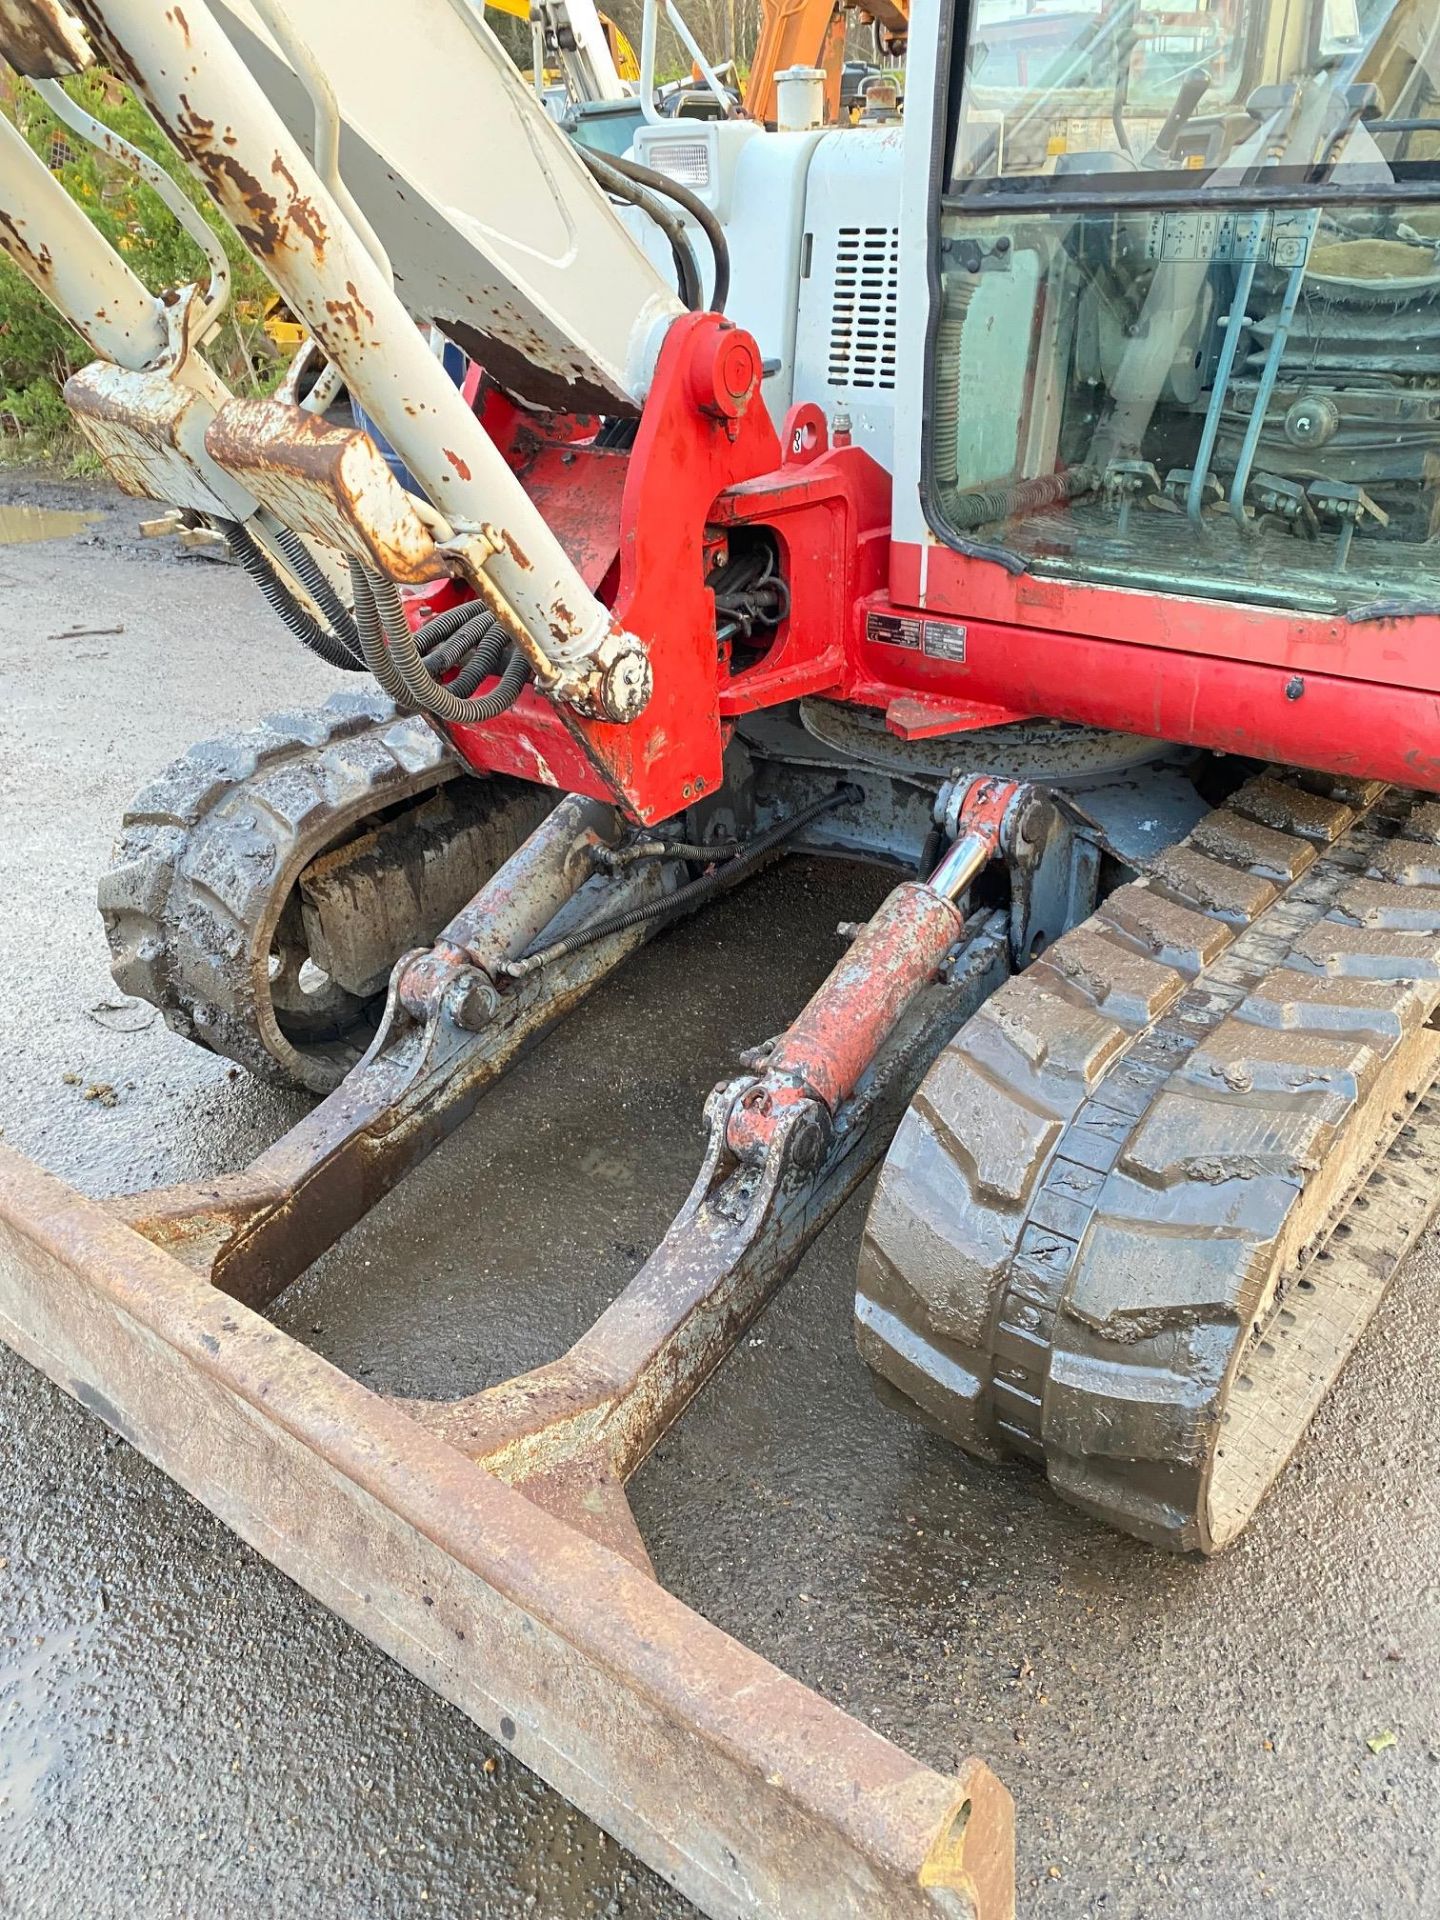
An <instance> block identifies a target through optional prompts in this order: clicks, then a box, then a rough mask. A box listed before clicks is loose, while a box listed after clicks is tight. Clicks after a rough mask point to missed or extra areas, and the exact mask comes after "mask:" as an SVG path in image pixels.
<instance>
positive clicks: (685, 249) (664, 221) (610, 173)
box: [575, 146, 705, 313]
mask: <svg viewBox="0 0 1440 1920" xmlns="http://www.w3.org/2000/svg"><path fill="white" fill-rule="evenodd" d="M575 151H576V153H578V154H579V156H580V158H581V160H582V161H584V163H585V165H586V166H587V167H588V168H589V169H590V172H591V173H592V174H593V175H594V177H595V179H596V180H597V182H598V183H599V184H600V186H602V187H603V188H604V189H605V191H606V193H609V194H613V195H614V197H615V198H616V199H617V200H628V201H629V203H630V205H631V206H632V207H638V208H639V209H640V211H641V212H642V213H644V214H647V215H648V216H649V217H650V219H652V220H653V221H654V222H655V224H656V226H657V227H659V229H660V231H661V232H662V233H663V234H664V235H665V238H666V239H667V240H668V241H669V242H670V252H671V254H672V255H673V256H674V260H675V277H676V280H677V282H678V284H679V290H680V298H681V300H682V301H683V302H684V304H685V305H686V306H687V307H688V308H689V309H690V311H691V312H692V313H696V312H698V311H699V310H700V308H702V307H703V306H704V304H705V298H704V295H703V293H702V292H701V289H700V267H699V264H698V262H697V261H696V259H695V250H694V248H693V247H692V246H691V245H690V236H689V234H688V233H686V231H685V222H684V221H683V220H682V219H681V218H680V216H679V214H678V213H672V212H671V211H670V209H669V208H668V207H667V206H665V205H664V203H663V202H662V201H661V200H660V199H659V198H657V196H656V195H655V194H653V193H652V192H651V191H650V189H649V188H648V187H644V186H641V185H640V183H639V182H638V181H635V180H631V179H629V178H628V177H627V176H626V175H625V174H624V173H622V172H621V171H620V169H619V167H617V166H615V165H614V163H613V160H612V158H611V156H610V155H609V154H604V155H602V154H598V153H593V152H592V151H591V150H590V148H589V147H581V146H577V147H576V148H575Z"/></svg>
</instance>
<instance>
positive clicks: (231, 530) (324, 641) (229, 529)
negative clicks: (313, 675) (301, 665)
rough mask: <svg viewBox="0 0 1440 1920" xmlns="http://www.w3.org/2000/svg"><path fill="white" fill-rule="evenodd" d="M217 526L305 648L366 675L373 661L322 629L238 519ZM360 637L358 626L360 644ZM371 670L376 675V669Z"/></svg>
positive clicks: (327, 660) (219, 521)
mask: <svg viewBox="0 0 1440 1920" xmlns="http://www.w3.org/2000/svg"><path fill="white" fill-rule="evenodd" d="M215 526H216V529H217V531H218V532H220V533H222V534H223V535H224V536H225V544H226V545H227V546H228V547H229V549H230V551H231V553H233V554H234V556H235V558H236V559H237V560H238V561H239V562H240V564H241V566H242V567H243V568H244V569H245V571H246V573H248V574H249V576H250V578H251V579H252V580H253V581H254V582H255V584H256V586H257V587H259V589H260V591H261V592H262V593H263V594H264V596H265V598H266V599H267V600H268V601H269V602H270V605H271V606H272V607H273V608H274V609H275V611H276V613H278V614H279V616H280V618H281V619H282V620H283V621H284V622H285V624H286V626H287V627H288V628H289V629H290V631H291V632H292V633H293V634H294V635H295V638H296V639H297V640H298V641H299V642H300V643H301V645H302V646H306V647H308V648H309V649H310V651H311V653H314V654H318V655H319V657H320V658H321V659H322V660H323V661H324V662H325V663H326V665H327V666H331V667H339V668H341V669H342V671H344V672H345V673H363V672H364V670H365V668H366V667H367V666H368V665H369V664H370V663H369V661H368V660H366V659H364V658H363V657H362V658H357V656H356V655H355V654H354V653H352V652H351V650H350V648H349V647H348V646H347V645H346V643H345V641H344V640H343V639H341V638H340V637H339V636H338V635H336V634H333V633H331V632H330V631H329V630H328V629H327V628H325V627H322V626H321V624H320V622H319V621H318V620H317V619H316V618H315V617H314V615H313V614H310V613H307V612H306V610H305V608H304V607H302V606H301V605H300V604H299V603H298V602H297V601H296V599H295V596H294V595H293V594H292V593H291V592H290V590H289V588H288V587H287V586H286V585H285V582H284V581H283V580H282V579H281V578H280V576H279V574H278V573H276V571H275V569H274V567H272V566H271V564H270V562H269V560H268V559H267V558H266V556H265V554H264V552H263V551H262V550H261V548H260V547H259V546H258V545H257V544H256V543H255V541H254V540H252V539H251V537H250V535H249V533H248V532H247V531H246V530H245V528H244V527H242V526H241V524H240V522H239V521H238V520H217V521H216V522H215ZM307 585H308V582H307ZM359 638H360V635H359V632H358V623H357V631H356V640H357V642H358V640H359ZM362 652H363V650H362ZM371 670H372V672H373V668H372V669H371ZM386 691H387V692H388V691H389V689H388V688H387V689H386Z"/></svg>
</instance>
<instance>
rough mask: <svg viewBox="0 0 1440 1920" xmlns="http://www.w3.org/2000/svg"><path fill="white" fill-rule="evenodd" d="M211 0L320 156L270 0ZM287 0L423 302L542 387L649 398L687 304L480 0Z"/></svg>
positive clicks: (297, 131)
mask: <svg viewBox="0 0 1440 1920" xmlns="http://www.w3.org/2000/svg"><path fill="white" fill-rule="evenodd" d="M162 11H163V10H162ZM213 11H214V14H215V17H216V19H217V20H218V21H219V23H220V25H221V26H222V27H223V28H224V29H225V31H226V33H227V34H228V35H229V37H230V38H231V39H232V41H233V42H234V44H235V47H236V49H237V50H238V51H239V52H240V54H241V56H242V57H243V58H244V60H245V62H246V64H247V65H248V66H249V67H250V68H251V70H252V71H253V72H254V74H255V76H256V78H257V79H258V80H259V82H260V84H261V87H262V89H263V90H264V92H265V93H266V95H267V97H268V98H269V99H270V101H271V104H272V105H273V106H274V107H275V109H276V111H277V112H278V113H279V115H280V118H281V120H282V121H283V122H284V124H285V127H286V129H287V131H288V133H289V134H290V136H291V137H292V139H293V140H294V141H295V142H296V144H297V145H298V146H299V147H300V148H301V150H302V151H303V152H304V153H305V154H306V155H307V157H308V156H309V155H310V154H311V153H312V151H313V145H312V128H313V120H314V111H313V107H312V105H311V102H310V99H309V96H308V94H307V93H306V91H305V89H304V87H303V86H302V85H301V84H300V82H299V80H298V79H297V78H296V76H295V74H294V73H293V72H292V71H291V69H290V67H289V65H288V64H287V63H286V62H285V61H284V60H283V59H282V58H281V56H280V54H279V53H278V51H277V50H276V48H275V46H274V44H273V42H272V40H271V38H270V36H269V34H268V33H267V32H266V30H265V28H264V27H263V26H262V24H261V22H260V19H259V17H258V15H257V13H256V12H255V10H254V9H253V8H252V7H251V6H250V5H249V3H248V0H216V4H215V6H214V8H213ZM286 13H287V17H288V20H289V23H290V24H291V26H293V28H294V29H295V31H296V32H297V33H298V34H299V35H300V36H301V37H302V38H303V39H304V41H305V42H306V43H307V45H308V46H309V47H310V49H311V50H312V52H314V53H315V55H316V57H317V58H318V59H319V60H320V61H321V62H322V64H323V66H324V68H325V71H326V74H327V76H328V78H329V81H330V84H331V85H332V87H333V88H334V91H335V94H336V97H337V99H338V101H339V104H340V109H341V113H342V115H343V120H344V130H343V133H342V136H341V148H340V154H341V171H342V173H343V176H344V180H345V184H346V185H347V186H348V187H349V189H350V191H351V193H353V195H354V196H355V198H356V200H358V201H359V203H360V205H361V206H362V207H363V208H364V210H365V213H366V215H367V217H368V219H369V221H370V222H371V224H372V225H373V226H374V228H375V230H376V233H377V234H378V236H379V238H380V240H381V242H382V243H383V245H384V247H385V250H386V252H387V253H388V254H389V256H390V260H391V263H392V265H393V267H394V269H395V276H396V287H397V291H398V292H399V294H400V297H401V299H402V300H403V301H404V303H405V305H406V307H407V308H408V310H409V311H410V313H411V314H413V315H414V316H415V317H417V318H421V319H426V320H439V321H441V322H446V323H449V328H450V330H453V331H454V333H455V337H456V338H457V339H458V340H459V341H460V344H461V345H464V346H471V347H473V349H474V352H475V356H476V358H479V359H481V360H483V361H484V362H485V363H486V364H487V365H489V366H490V367H491V368H492V369H493V370H494V372H495V374H496V377H497V378H499V379H501V380H502V381H504V382H505V383H506V384H507V385H509V386H512V387H513V388H514V389H515V390H516V391H518V392H520V393H522V394H523V395H525V397H527V398H529V399H532V400H534V401H536V402H540V403H544V404H551V405H564V404H566V402H567V400H568V401H569V403H570V404H572V405H576V406H581V407H605V406H607V403H608V406H609V407H610V408H612V409H613V408H614V407H616V406H617V405H618V406H619V407H621V408H622V409H623V408H624V407H625V406H626V405H627V404H628V403H629V402H631V401H633V400H634V399H636V398H638V397H639V396H640V394H641V393H643V391H644V386H645V383H646V380H647V379H648V376H649V373H650V370H651V365H652V364H653V351H654V346H655V338H656V334H657V328H658V329H659V330H660V331H663V327H664V325H665V324H666V323H668V321H669V320H671V319H673V318H674V317H675V315H676V314H677V313H678V312H679V311H680V307H679V303H678V301H676V300H675V298H674V297H673V294H672V293H671V292H670V286H671V282H670V281H669V280H668V279H665V280H662V279H660V278H659V276H658V275H656V274H655V272H654V271H653V270H652V268H651V267H650V265H649V264H648V262H647V261H646V260H645V259H644V257H643V255H642V254H641V252H640V250H639V248H637V247H636V246H635V244H634V242H633V241H632V239H631V238H630V236H629V235H628V234H627V233H626V231H625V230H624V228H623V227H622V226H621V224H620V223H619V222H618V221H617V220H615V219H614V218H612V217H611V213H610V210H609V207H608V205H607V203H606V201H605V199H604V196H603V195H602V194H601V193H600V191H599V189H598V188H597V187H596V186H595V184H594V182H593V181H592V180H591V178H590V175H589V174H588V172H587V171H586V169H585V167H584V165H583V164H582V162H581V161H580V160H579V158H578V157H577V155H576V154H575V152H574V150H573V149H572V147H571V145H570V143H569V142H568V141H567V140H566V139H565V137H564V136H563V134H561V133H560V131H559V130H558V128H557V127H556V126H555V125H554V123H553V122H552V121H551V120H549V119H548V118H547V116H546V115H545V113H544V111H543V110H542V109H541V107H540V106H539V104H538V103H537V101H536V99H535V96H534V94H533V93H532V92H531V91H530V89H529V88H528V87H527V86H526V84H525V81H524V79H523V77H522V76H521V75H520V73H519V72H518V71H517V70H516V68H515V66H514V65H513V64H512V62H511V61H510V59H509V57H508V55H507V54H506V53H505V51H504V49H503V48H502V47H501V45H500V42H499V41H498V40H497V39H496V38H495V35H494V34H493V33H492V32H491V31H490V29H489V28H488V27H487V26H486V25H485V23H484V21H483V19H482V18H481V9H480V7H479V6H478V5H474V6H472V5H470V4H469V0H407V4H406V6H405V7H404V9H403V10H402V13H401V14H397V12H396V9H395V8H394V7H393V5H391V4H390V0H287V6H286ZM402 16H403V17H402ZM482 343H483V344H482Z"/></svg>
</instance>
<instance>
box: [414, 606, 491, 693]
mask: <svg viewBox="0 0 1440 1920" xmlns="http://www.w3.org/2000/svg"><path fill="white" fill-rule="evenodd" d="M431 624H433V623H431ZM497 634H498V635H499V637H500V641H501V645H502V647H503V645H504V642H505V641H506V639H508V637H509V636H508V635H507V634H506V632H505V629H504V628H503V627H502V626H501V625H500V622H499V621H498V620H497V619H496V618H495V616H494V614H493V613H491V611H490V609H489V608H488V607H486V608H483V609H482V610H481V611H479V612H478V613H477V612H476V611H475V610H474V607H473V606H472V607H471V610H470V618H469V619H468V620H467V621H466V622H465V624H464V625H463V626H461V627H459V628H457V629H456V630H455V631H454V632H453V633H452V634H451V635H450V638H449V639H448V640H441V642H440V643H439V645H438V646H437V645H435V644H434V643H433V641H432V639H431V635H430V625H428V624H427V625H426V626H423V627H421V629H420V631H419V632H418V633H417V634H416V636H415V642H416V645H417V646H418V647H419V649H420V655H421V658H422V659H423V660H424V662H425V665H426V667H427V668H428V669H429V671H430V672H431V673H432V674H434V676H435V678H436V679H437V680H438V679H440V678H441V676H442V675H444V674H447V673H449V671H450V670H451V668H452V667H458V666H459V664H460V662H461V661H462V660H463V659H465V658H466V656H467V655H468V654H470V653H473V652H474V650H475V648H476V647H478V646H480V645H481V644H482V642H484V641H486V640H489V639H491V638H492V637H493V636H495V635H497ZM491 672H492V673H493V672H494V668H493V667H492V668H491Z"/></svg>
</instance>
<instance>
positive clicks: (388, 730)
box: [99, 689, 463, 1093]
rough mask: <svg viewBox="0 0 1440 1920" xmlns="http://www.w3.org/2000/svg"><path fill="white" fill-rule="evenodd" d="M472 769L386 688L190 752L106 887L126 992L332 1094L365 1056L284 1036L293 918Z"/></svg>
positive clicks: (186, 1030) (139, 804)
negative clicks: (380, 839) (316, 870)
mask: <svg viewBox="0 0 1440 1920" xmlns="http://www.w3.org/2000/svg"><path fill="white" fill-rule="evenodd" d="M462 770H463V769H462V767H461V764H460V762H459V760H458V759H457V758H456V757H455V755H454V753H453V752H452V750H451V749H450V748H449V747H448V746H447V745H446V744H445V742H444V741H442V740H441V738H440V737H439V735H438V734H437V733H436V732H435V730H434V729H433V728H432V727H431V726H430V725H429V724H428V723H427V722H426V721H424V720H423V719H421V718H419V717H418V716H416V715H411V716H399V715H397V713H396V711H395V708H394V706H393V705H392V704H391V702H390V701H389V700H388V699H387V698H386V697H385V695H384V694H382V693H381V692H380V691H379V690H378V689H372V690H370V691H356V692H346V693H338V694H335V695H333V696H332V698H331V699H330V700H328V701H327V702H326V704H325V705H324V706H323V707H322V708H320V709H318V710H317V711H314V712H307V713H281V714H276V715H275V716H273V717H272V718H270V719H267V720H265V721H264V722H263V723H262V724H261V725H260V726H259V727H255V728H252V729H251V730H249V731H248V732H245V733H239V734H234V735H231V736H229V737H227V738H225V739H221V740H209V741H205V742H203V743H202V744H201V745H199V746H195V747H192V748H191V749H190V751H189V752H188V753H187V754H185V755H184V756H183V758H181V759H180V760H177V761H176V762H175V763H174V764H173V765H172V766H170V767H167V768H166V770H165V772H164V773H162V774H160V775H159V776H158V778H156V779H155V780H153V781H152V782H151V783H150V784H149V786H147V787H146V788H144V790H143V791H142V792H141V793H140V794H139V795H138V796H137V797H136V799H135V801H134V802H133V804H132V805H131V807H130V809H129V810H128V812H127V813H126V814H125V817H124V820H123V822H122V824H121V831H120V838H119V841H118V843H117V845H116V849H115V858H114V864H113V865H112V867H111V869H110V871H109V872H108V873H107V874H105V875H104V877H103V878H102V880H101V882H100V890H99V899H100V912H101V915H102V917H103V919H104V922H105V931H106V934H107V936H108V938H109V942H110V954H111V970H112V972H113V974H114V976H115V980H116V983H117V984H118V985H119V986H120V987H121V988H122V989H123V991H124V992H126V993H129V994H133V995H135V997H136V998H137V999H141V1000H147V1001H149V1002H150V1003H151V1004H152V1005H153V1006H156V1007H158V1008H159V1009H160V1011H161V1012H162V1013H163V1014H164V1016H165V1020H166V1024H167V1025H168V1026H170V1027H171V1028H173V1029H174V1031H175V1032H176V1033H180V1034H184V1035H185V1037H186V1038H187V1039H190V1040H194V1041H197V1042H198V1043H199V1044H200V1045H202V1046H205V1047H209V1048H210V1049H211V1051H212V1052H215V1053H219V1054H223V1055H225V1056H226V1057H227V1058H228V1059H231V1060H234V1061H237V1062H238V1063H239V1064H240V1065H241V1066H242V1067H245V1068H247V1069H248V1070H249V1071H250V1072H251V1073H253V1074H255V1075H257V1076H258V1077H259V1078H261V1079H264V1080H269V1081H272V1082H275V1083H278V1084H280V1085H282V1086H297V1085H298V1086H303V1087H307V1088H309V1089H310V1090H311V1091H312V1092H316V1093H325V1092H328V1091H329V1089H330V1088H331V1087H333V1086H335V1085H336V1084H337V1082H338V1081H339V1080H340V1079H341V1077H342V1076H343V1074H344V1072H345V1071H346V1069H347V1067H348V1065H349V1064H350V1063H351V1061H352V1060H353V1058H354V1050H353V1049H347V1048H346V1047H344V1046H343V1045H341V1046H329V1047H317V1048H313V1049H305V1048H303V1047H297V1046H295V1045H293V1044H292V1043H291V1040H290V1038H288V1037H287V1035H286V1034H285V1033H284V1032H282V1030H281V1027H280V1024H279V1021H278V1020H277V1018H276V1014H275V1010H274V1007H273V1006H272V1004H271V996H270V984H269V972H268V966H269V956H270V950H271V936H272V934H273V932H274V929H275V926H276V923H277V921H278V918H279V915H280V912H281V910H282V908H283V907H284V905H285V902H286V901H287V899H288V898H289V896H290V893H291V890H292V888H293V886H294V884H295V881H296V880H297V879H298V877H299V875H300V872H301V871H302V870H303V868H304V867H305V866H306V865H307V864H308V863H309V862H310V860H312V859H313V858H314V857H315V855H316V854H317V853H319V852H321V851H323V850H324V849H325V848H326V847H329V846H332V845H334V844H335V842H336V841H337V840H338V839H340V838H343V836H344V833H345V830H346V829H347V828H348V827H351V826H353V825H354V824H355V823H357V822H358V821H360V820H363V819H365V818H366V817H368V816H369V815H371V814H374V813H377V812H379V811H381V810H382V809H385V808H389V807H394V806H396V805H398V804H400V803H402V802H404V801H406V800H409V799H413V798H415V797H417V796H418V795H420V794H423V793H426V792H428V791H429V790H431V789H432V788H434V787H437V786H439V785H440V784H441V783H442V782H444V781H446V780H448V779H451V778H453V777H454V776H455V775H456V774H458V773H460V772H461V771H462Z"/></svg>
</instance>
